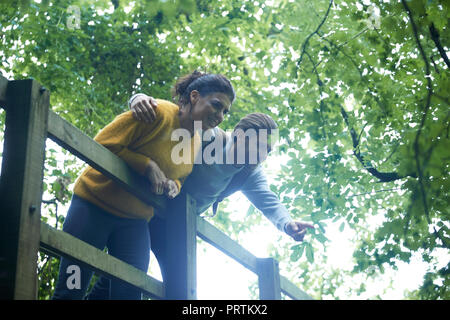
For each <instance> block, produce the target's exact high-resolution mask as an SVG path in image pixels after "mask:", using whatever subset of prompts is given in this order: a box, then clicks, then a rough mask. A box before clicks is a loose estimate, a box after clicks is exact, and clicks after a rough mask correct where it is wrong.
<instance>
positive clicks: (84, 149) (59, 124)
mask: <svg viewBox="0 0 450 320" xmlns="http://www.w3.org/2000/svg"><path fill="white" fill-rule="evenodd" d="M48 135H49V138H51V139H52V140H53V141H55V142H56V143H58V144H59V145H61V146H62V147H64V148H65V149H67V150H69V151H70V152H72V153H73V154H74V155H76V156H77V157H79V158H80V159H82V160H83V161H85V162H86V163H88V164H89V165H91V166H92V167H93V168H95V169H97V170H98V171H100V172H102V173H103V174H105V175H106V176H108V177H109V178H111V179H113V180H114V181H116V182H117V183H118V184H120V185H121V186H122V187H123V188H125V189H126V190H127V191H129V192H130V193H133V194H134V195H135V196H137V197H138V198H139V199H141V200H142V201H144V202H146V203H148V204H149V205H151V206H153V207H156V208H158V209H160V210H163V209H164V208H165V206H166V199H165V197H163V196H158V195H155V194H153V193H151V191H150V190H151V189H150V183H149V182H148V181H147V180H146V179H144V178H143V177H142V176H140V175H139V174H138V173H136V172H135V171H133V170H132V169H131V168H130V167H129V166H128V165H127V164H126V163H125V161H123V160H122V159H120V158H119V157H118V156H116V155H115V154H113V153H112V152H110V151H109V150H108V149H107V148H105V147H104V146H102V145H101V144H99V143H97V142H96V141H94V140H92V139H91V138H90V137H89V136H87V135H86V134H84V133H83V132H82V131H81V130H79V129H78V128H76V127H74V126H73V125H72V124H70V123H69V122H67V121H66V120H64V119H63V118H61V117H60V116H58V115H57V114H56V113H54V112H52V111H50V112H49V125H48Z"/></svg>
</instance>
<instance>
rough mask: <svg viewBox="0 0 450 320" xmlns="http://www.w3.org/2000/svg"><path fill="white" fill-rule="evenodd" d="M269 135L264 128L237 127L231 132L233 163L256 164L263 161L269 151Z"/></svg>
mask: <svg viewBox="0 0 450 320" xmlns="http://www.w3.org/2000/svg"><path fill="white" fill-rule="evenodd" d="M270 138H271V135H270V134H269V133H267V131H264V130H258V131H256V130H254V129H249V130H246V131H245V132H244V131H243V130H240V129H237V130H235V131H234V132H233V146H232V147H231V151H232V152H234V159H235V164H238V165H239V164H244V163H245V164H247V165H255V166H256V165H258V164H260V163H262V162H264V161H265V160H266V159H267V157H268V155H269V153H270V151H271V139H270Z"/></svg>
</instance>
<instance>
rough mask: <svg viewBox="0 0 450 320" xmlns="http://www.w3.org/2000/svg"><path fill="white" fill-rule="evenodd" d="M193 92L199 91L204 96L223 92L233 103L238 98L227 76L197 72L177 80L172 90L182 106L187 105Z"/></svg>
mask: <svg viewBox="0 0 450 320" xmlns="http://www.w3.org/2000/svg"><path fill="white" fill-rule="evenodd" d="M192 90H197V91H198V92H199V93H200V95H202V96H205V95H208V94H210V93H215V92H221V93H224V94H226V95H227V96H228V97H229V98H230V101H231V102H233V101H234V99H235V97H236V93H235V92H234V88H233V85H232V84H231V82H230V80H228V79H227V78H226V77H225V76H223V75H221V74H211V73H203V72H200V71H197V70H195V71H194V72H192V73H191V74H188V75H185V76H183V77H181V78H180V79H178V80H177V82H176V83H175V86H174V87H173V88H172V98H173V99H174V101H175V102H176V103H177V104H178V105H180V106H183V105H187V104H189V102H190V99H189V97H190V94H191V92H192Z"/></svg>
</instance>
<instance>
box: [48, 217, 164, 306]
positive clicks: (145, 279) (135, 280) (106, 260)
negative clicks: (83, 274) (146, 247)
mask: <svg viewBox="0 0 450 320" xmlns="http://www.w3.org/2000/svg"><path fill="white" fill-rule="evenodd" d="M40 245H41V249H43V251H45V252H46V253H53V255H57V256H61V255H63V256H65V257H67V258H70V259H74V260H76V261H78V262H81V263H85V264H87V265H89V266H90V267H92V269H93V270H94V271H96V272H97V273H99V274H101V275H103V276H106V277H113V278H116V279H120V280H123V281H126V282H128V283H130V284H132V285H134V286H136V287H138V288H139V289H141V290H142V291H144V292H145V293H146V294H148V295H150V296H151V297H154V298H158V299H163V298H164V297H165V290H164V285H163V283H162V282H161V281H158V280H156V279H154V278H152V277H151V276H149V275H147V274H146V273H145V272H142V271H141V270H139V269H137V268H135V267H133V266H131V265H129V264H127V263H125V262H123V261H122V260H119V259H117V258H115V257H113V256H111V255H109V254H107V253H105V252H103V251H101V250H99V249H97V248H95V247H93V246H91V245H89V244H87V243H86V242H84V241H81V240H80V239H78V238H75V237H73V236H72V235H70V234H68V233H66V232H63V231H61V230H56V229H54V228H52V227H50V226H49V225H47V224H46V223H44V222H41V236H40Z"/></svg>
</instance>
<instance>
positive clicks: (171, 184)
mask: <svg viewBox="0 0 450 320" xmlns="http://www.w3.org/2000/svg"><path fill="white" fill-rule="evenodd" d="M179 193H180V190H178V185H177V184H176V183H175V181H173V180H170V179H167V180H166V184H165V188H164V194H165V195H166V196H167V197H168V198H169V199H173V198H175V197H176V196H177V195H178V194H179Z"/></svg>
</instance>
